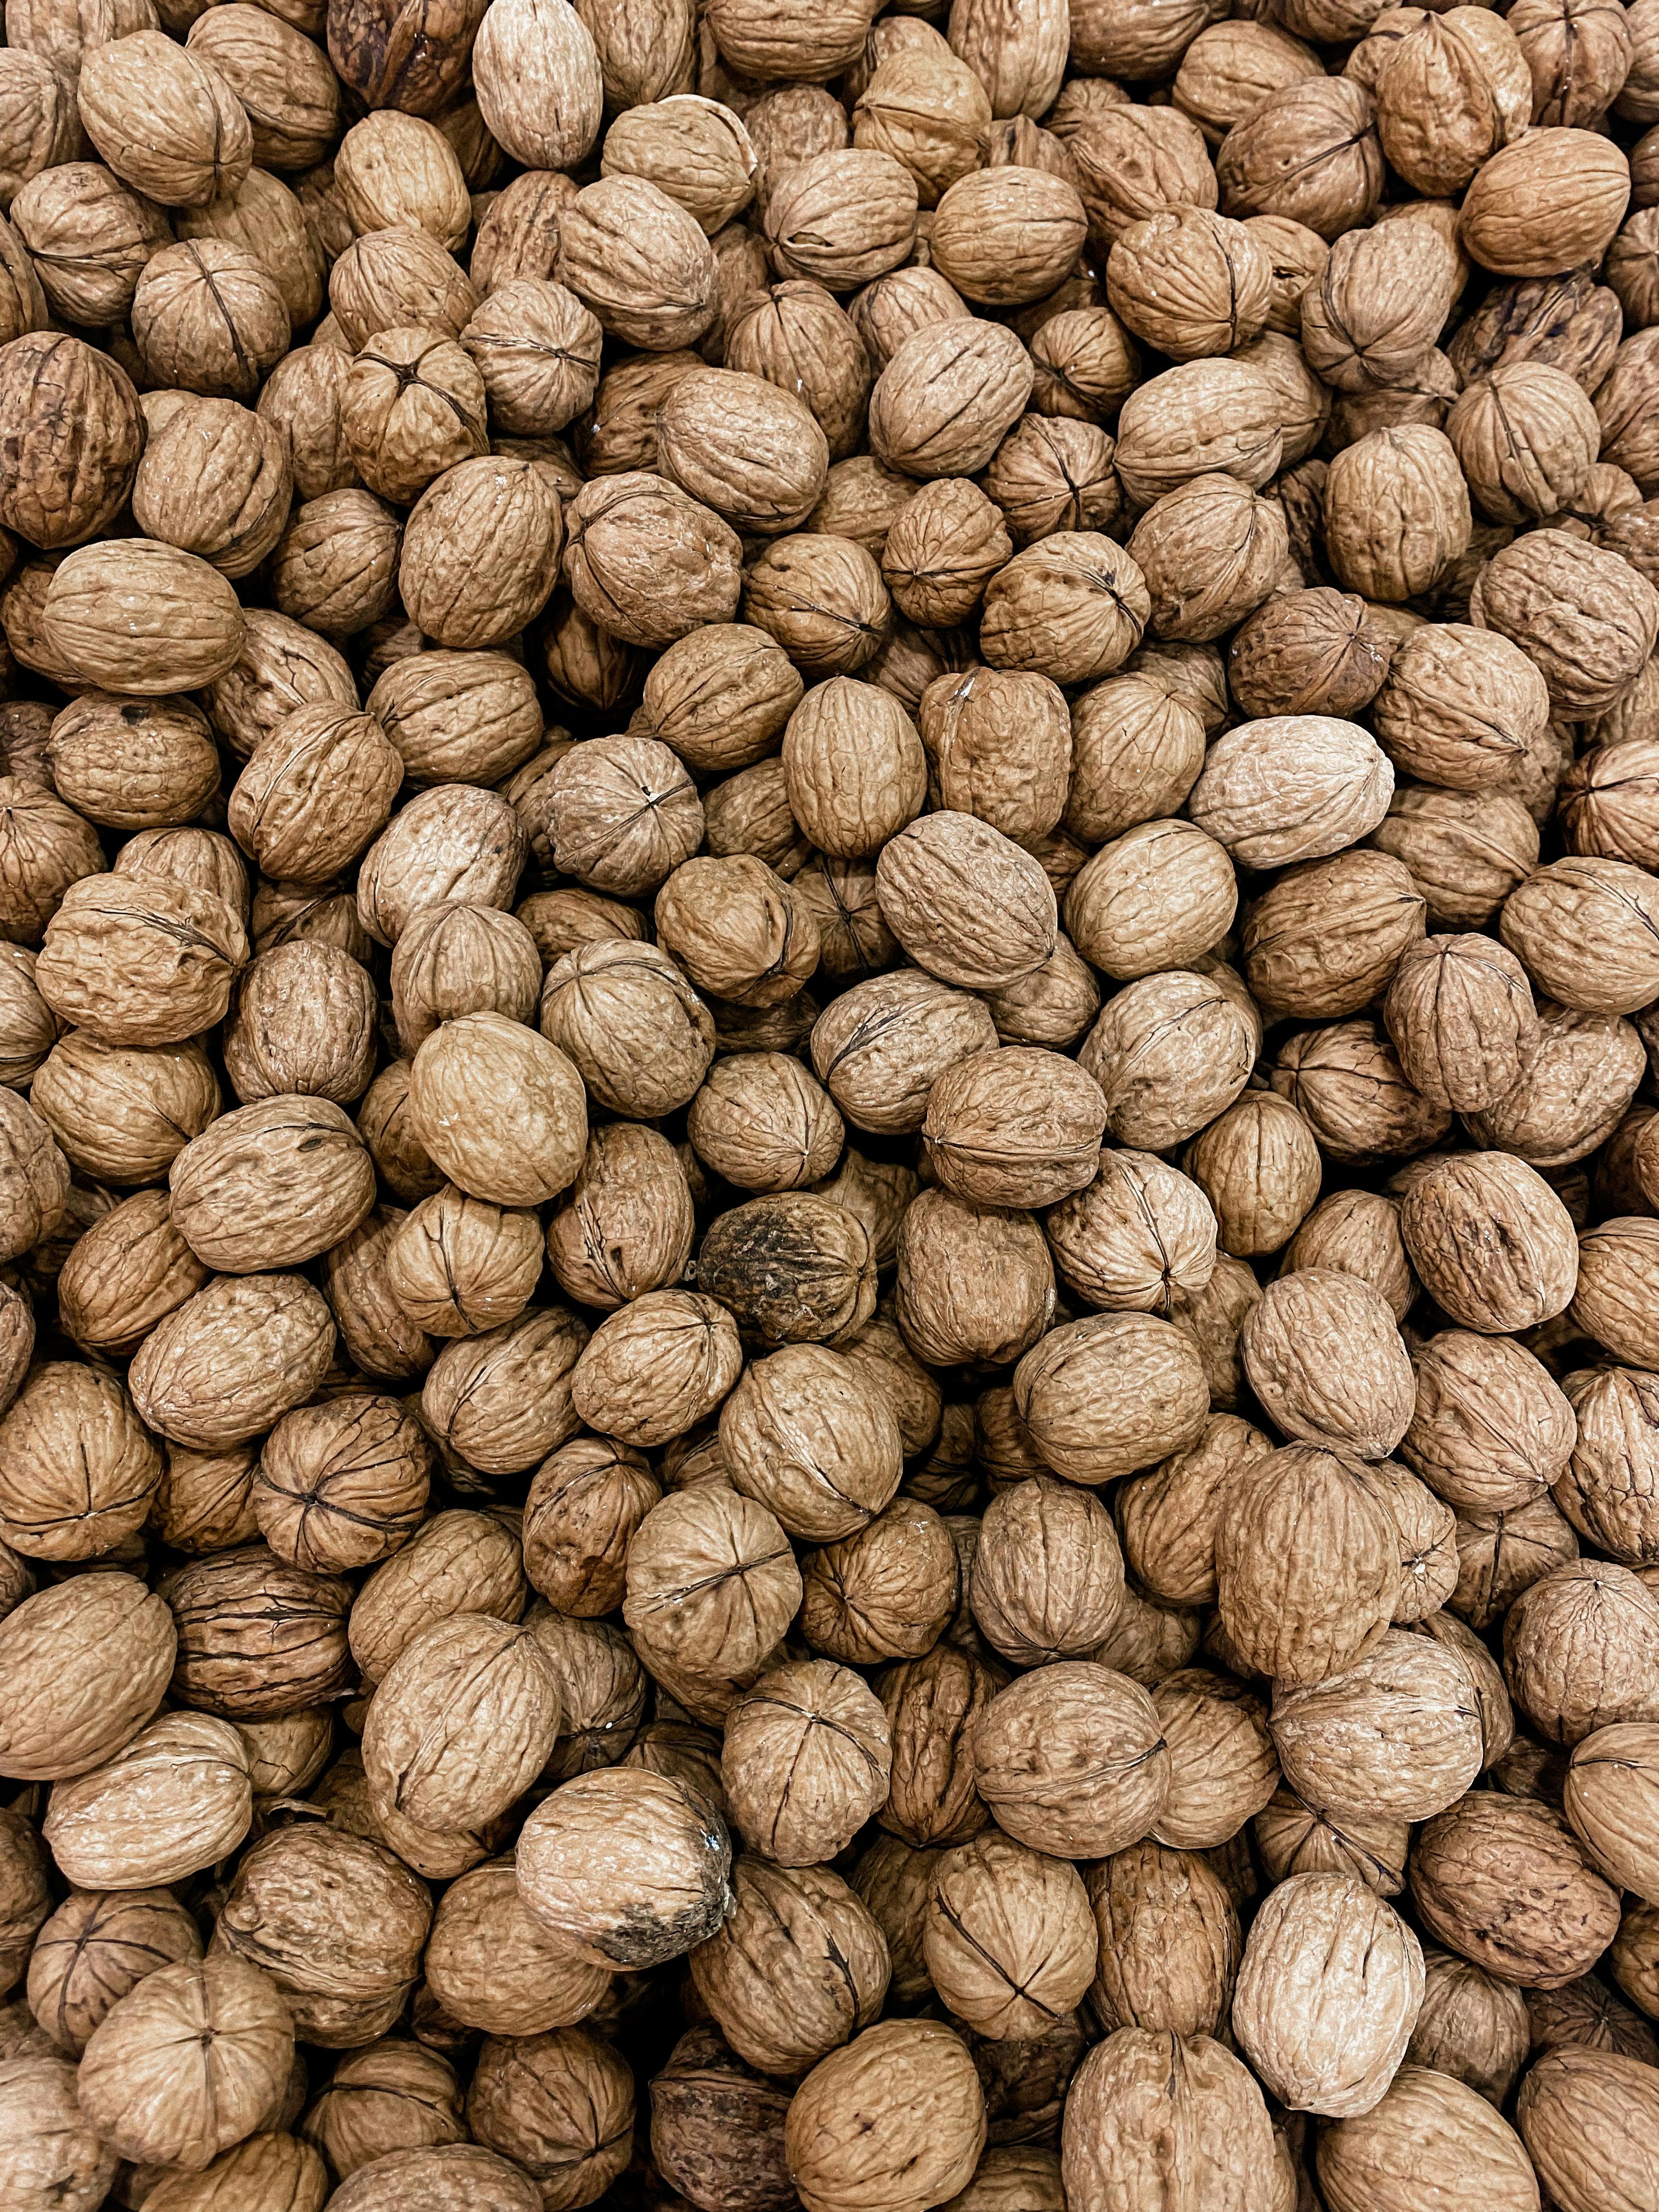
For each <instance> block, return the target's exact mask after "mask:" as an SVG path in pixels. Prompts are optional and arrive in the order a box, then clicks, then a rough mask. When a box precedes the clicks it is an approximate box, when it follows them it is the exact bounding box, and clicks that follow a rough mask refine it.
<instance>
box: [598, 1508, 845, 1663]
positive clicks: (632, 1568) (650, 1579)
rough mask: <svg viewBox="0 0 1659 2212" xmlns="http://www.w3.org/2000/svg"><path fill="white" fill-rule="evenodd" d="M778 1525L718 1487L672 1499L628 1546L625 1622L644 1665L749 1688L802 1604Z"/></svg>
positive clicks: (796, 1572) (785, 1540)
mask: <svg viewBox="0 0 1659 2212" xmlns="http://www.w3.org/2000/svg"><path fill="white" fill-rule="evenodd" d="M800 1589H801V1583H800V1572H799V1568H798V1567H797V1566H796V1565H795V1560H794V1555H793V1553H792V1552H791V1550H790V1548H789V1540H788V1537H787V1535H786V1534H785V1533H784V1530H783V1528H782V1526H781V1523H780V1522H778V1521H777V1520H776V1519H775V1516H773V1515H772V1514H771V1513H769V1511H768V1510H766V1508H765V1507H764V1506H763V1505H759V1504H756V1503H755V1502H754V1500H753V1499H751V1498H745V1497H744V1496H742V1495H741V1494H740V1493H739V1492H737V1491H735V1490H732V1489H727V1488H726V1487H724V1486H720V1485H714V1484H707V1485H704V1484H700V1485H698V1486H696V1487H694V1488H692V1489H689V1490H682V1491H678V1492H671V1493H670V1495H668V1496H667V1497H665V1498H663V1499H662V1500H661V1502H660V1503H659V1504H657V1505H654V1506H653V1508H652V1509H651V1510H650V1512H649V1513H648V1514H647V1516H646V1517H645V1520H644V1521H643V1522H641V1526H640V1528H638V1529H637V1530H636V1531H635V1535H634V1538H633V1541H631V1542H630V1544H629V1553H628V1573H627V1589H626V1595H625V1598H624V1601H623V1619H624V1620H626V1622H627V1624H628V1627H629V1632H630V1634H631V1635H632V1636H633V1638H634V1640H635V1644H636V1646H637V1647H638V1649H639V1650H640V1653H641V1656H642V1657H644V1658H645V1659H646V1661H647V1663H648V1664H650V1665H651V1666H652V1667H653V1668H656V1667H657V1666H658V1665H659V1663H660V1664H661V1665H663V1666H665V1667H668V1668H673V1669H676V1670H679V1671H681V1672H683V1673H684V1674H690V1675H693V1676H705V1677H715V1678H721V1677H723V1678H725V1679H726V1680H731V1681H736V1680H738V1679H739V1678H741V1677H745V1676H746V1677H747V1678H748V1679H749V1680H751V1681H752V1680H754V1679H755V1677H756V1676H757V1674H759V1673H760V1672H761V1670H762V1668H763V1665H764V1663H765V1662H767V1660H768V1659H769V1657H770V1656H771V1654H772V1652H773V1651H774V1650H775V1648H776V1646H777V1645H778V1644H779V1643H780V1641H781V1638H782V1636H783V1633H784V1631H785V1630H786V1629H787V1626H788V1625H789V1623H790V1621H791V1620H793V1618H794V1616H795V1612H796V1610H797V1608H798V1607H799V1604H800Z"/></svg>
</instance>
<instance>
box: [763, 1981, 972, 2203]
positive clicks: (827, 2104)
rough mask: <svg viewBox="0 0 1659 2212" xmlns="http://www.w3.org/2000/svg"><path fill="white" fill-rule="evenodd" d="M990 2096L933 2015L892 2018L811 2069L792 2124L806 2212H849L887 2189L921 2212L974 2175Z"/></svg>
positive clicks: (794, 2170) (792, 2157) (789, 2142)
mask: <svg viewBox="0 0 1659 2212" xmlns="http://www.w3.org/2000/svg"><path fill="white" fill-rule="evenodd" d="M984 2142H985V2100H984V2095H983V2093H982V2091H981V2087H980V2083H979V2077H978V2075H977V2074H976V2073H975V2069H974V2064H973V2061H972V2059H971V2058H970V2057H969V2054H968V2051H967V2048H966V2046H965V2045H963V2042H962V2041H961V2039H960V2038H959V2037H957V2035H955V2034H953V2033H951V2030H950V2029H949V2028H948V2027H944V2026H942V2025H940V2024H939V2022H937V2021H885V2022H884V2023H883V2025H882V2026H880V2027H873V2028H870V2029H867V2030H866V2032H865V2033H864V2034H862V2035H860V2036H859V2037H858V2038H857V2039H855V2040H854V2042H853V2043H852V2044H851V2045H849V2046H848V2048H847V2049H846V2050H845V2051H836V2052H834V2053H832V2054H831V2055H830V2056H829V2057H828V2058H826V2059H823V2061H821V2062H820V2063H819V2064H818V2065H817V2067H815V2068H814V2069H813V2071H812V2073H811V2075H810V2076H809V2077H808V2079H807V2080H806V2081H805V2082H803V2084H802V2085H801V2087H800V2088H799V2090H798V2091H797V2093H796V2095H795V2098H794V2100H793V2103H792V2104H791V2106H790V2108H789V2114H788V2118H787V2122H786V2124H785V2131H784V2143H785V2154H786V2156H787V2160H788V2164H789V2171H790V2173H791V2175H792V2176H793V2179H794V2182H795V2185H796V2187H797V2189H798V2190H799V2192H800V2197H801V2202H802V2203H803V2204H804V2205H805V2208H806V2212H842V2208H851V2207H853V2206H856V2205H858V2204H860V2203H863V2202H865V2201H866V2198H869V2197H874V2196H875V2194H876V2192H877V2191H879V2192H880V2201H881V2202H882V2203H884V2204H886V2205H889V2206H890V2207H891V2208H892V2212H924V2208H925V2207H926V2206H927V2204H928V2203H930V2202H931V2203H942V2202H943V2201H944V2200H945V2197H950V2196H954V2195H955V2194H956V2193H957V2191H958V2190H959V2189H961V2188H963V2187H965V2186H966V2185H967V2184H968V2182H969V2180H970V2179H972V2176H973V2172H974V2169H975V2166H976V2165H977V2163H978V2160H979V2154H980V2152H981V2149H982V2148H983V2147H984Z"/></svg>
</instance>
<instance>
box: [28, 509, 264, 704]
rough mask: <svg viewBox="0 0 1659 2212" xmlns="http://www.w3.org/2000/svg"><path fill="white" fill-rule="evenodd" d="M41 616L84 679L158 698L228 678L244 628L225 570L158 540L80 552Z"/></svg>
mask: <svg viewBox="0 0 1659 2212" xmlns="http://www.w3.org/2000/svg"><path fill="white" fill-rule="evenodd" d="M41 619H42V623H43V625H44V628H45V631H46V637H47V638H48V640H49V641H50V643H51V647H52V651H53V652H54V653H58V654H59V655H61V656H62V658H63V661H64V665H65V666H67V667H72V668H73V669H74V670H75V671H76V676H77V678H79V679H80V681H81V682H82V683H91V684H98V685H100V686H102V688H104V689H105V690H111V691H118V692H122V693H128V694H137V696H140V697H149V698H154V697H158V696H161V695H162V694H164V693H169V692H173V691H179V690H191V689H192V688H194V687H195V686H197V685H198V684H210V683H211V682H212V681H213V679H214V678H216V677H217V676H222V675H223V674H224V672H225V671H226V670H227V669H228V668H229V667H230V666H231V665H232V663H233V662H234V660H235V659H236V658H237V655H238V654H239V653H240V651H241V649H242V641H243V635H244V628H245V625H244V622H243V617H242V610H241V608H240V605H238V604H237V600H236V594H235V592H234V591H233V590H232V588H231V586H230V585H229V583H228V581H227V580H225V578H224V577H223V576H222V575H221V574H219V572H218V571H217V570H216V569H215V568H210V567H209V565H208V563H207V562H205V561H201V560H198V559H197V557H196V556H195V555H194V554H192V553H181V552H180V551H179V550H178V549H177V548H176V547H175V546H171V545H163V544H159V543H157V542H155V540H152V539H149V538H118V539H108V540H106V541H105V542H103V543H101V544H95V545H85V546H82V548H81V549H80V550H79V551H77V552H75V553H71V554H70V556H69V557H68V558H67V559H66V560H65V561H64V562H63V564H62V566H61V567H60V568H58V570H57V571H56V573H55V574H53V576H52V581H51V584H50V586H49V587H48V589H47V592H46V604H45V606H44V608H43V610H42V617H41Z"/></svg>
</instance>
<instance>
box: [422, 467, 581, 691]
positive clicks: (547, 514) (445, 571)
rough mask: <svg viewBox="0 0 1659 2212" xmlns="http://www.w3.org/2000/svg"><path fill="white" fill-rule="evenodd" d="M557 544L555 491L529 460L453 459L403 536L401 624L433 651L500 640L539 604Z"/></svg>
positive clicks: (560, 536) (551, 575)
mask: <svg viewBox="0 0 1659 2212" xmlns="http://www.w3.org/2000/svg"><path fill="white" fill-rule="evenodd" d="M563 540H564V519H563V515H562V510H561V507H560V501H559V495H558V493H557V492H556V490H555V489H554V487H553V485H552V483H551V482H550V478H549V477H548V475H547V473H546V471H544V470H543V469H541V468H539V467H538V465H537V464H536V463H534V462H533V461H528V460H520V459H513V458H510V457H501V456H495V457H491V458H489V459H475V460H464V461H460V462H458V463H457V464H456V465H455V466H454V467H453V468H451V469H448V470H447V471H445V473H444V474H443V475H442V476H441V477H439V478H438V479H437V480H436V481H435V483H432V484H430V485H428V488H427V489H426V490H425V491H424V492H422V495H421V497H420V499H419V500H418V501H416V505H415V507H414V508H413V509H412V510H411V512H410V518H409V521H408V524H407V526H405V529H404V542H403V550H402V554H401V556H400V557H399V562H398V590H399V592H401V594H402V596H403V601H404V608H405V610H406V611H407V613H408V615H409V618H410V621H411V622H412V623H415V624H416V626H417V627H418V628H419V629H421V630H422V631H423V632H424V633H425V634H426V635H428V637H430V638H433V639H435V641H436V642H437V643H438V644H440V645H447V646H452V647H458V648H461V649H466V648H471V647H479V646H495V645H501V644H503V643H505V641H507V639H508V638H510V637H513V636H515V635H517V634H518V632H519V631H520V630H521V629H524V628H525V627H526V624H527V623H529V622H530V621H532V619H533V617H535V616H537V615H538V614H539V613H540V612H541V611H542V609H543V607H544V606H545V605H546V604H547V600H548V598H549V595H550V592H551V590H552V587H553V584H554V581H555V578H556V566H557V561H558V555H559V549H560V547H561V545H562V543H563Z"/></svg>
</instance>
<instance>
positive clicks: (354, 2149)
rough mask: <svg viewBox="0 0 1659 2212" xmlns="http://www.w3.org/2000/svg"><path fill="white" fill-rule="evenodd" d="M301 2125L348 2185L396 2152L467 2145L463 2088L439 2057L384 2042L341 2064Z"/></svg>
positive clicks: (397, 2041)
mask: <svg viewBox="0 0 1659 2212" xmlns="http://www.w3.org/2000/svg"><path fill="white" fill-rule="evenodd" d="M299 2125H300V2127H301V2130H302V2131H303V2135H304V2138H305V2140H306V2141H307V2142H309V2143H311V2144H313V2146H314V2147H315V2148H316V2149H318V2150H319V2151H320V2152H321V2153H322V2154H323V2156H324V2157H325V2159H326V2160H327V2161H328V2163H329V2166H330V2167H331V2169H332V2171H333V2172H337V2173H338V2174H340V2175H341V2176H342V2177H343V2178H346V2179H349V2177H350V2176H351V2175H352V2174H353V2173H355V2172H356V2171H357V2169H358V2168H359V2167H360V2166H367V2165H368V2164H370V2163H371V2162H372V2161H375V2160H380V2159H381V2158H382V2157H384V2156H386V2154H388V2153H389V2152H390V2151H391V2150H392V2147H394V2146H400V2145H401V2146H409V2147H423V2146H430V2145H433V2144H438V2143H457V2142H463V2141H464V2140H465V2131H464V2124H463V2122H462V2118H461V2093H460V2085H459V2082H458V2081H457V2080H456V2078H455V2069H454V2068H453V2066H452V2065H451V2064H450V2063H449V2061H448V2060H447V2058H445V2057H442V2056H441V2054H440V2053H439V2052H437V2051H428V2050H427V2049H426V2047H425V2046H424V2045H422V2044H418V2043H415V2042H413V2041H410V2040H406V2039H404V2038H403V2037H401V2036H387V2037H386V2038H385V2039H383V2040H381V2041H380V2042H379V2043H371V2044H368V2045H365V2047H364V2048H363V2049H362V2051H354V2052H353V2053H352V2054H351V2055H350V2056H349V2057H345V2058H343V2059H341V2060H340V2061H339V2062H338V2063H337V2065H336V2066H335V2069H334V2071H333V2073H332V2074H331V2075H330V2077H329V2080H328V2081H327V2082H326V2083H325V2086H324V2087H323V2088H322V2089H321V2090H319V2093H318V2094H317V2095H316V2096H315V2097H314V2098H313V2100H312V2102H311V2104H310V2106H308V2107H307V2111H306V2112H305V2113H304V2115H303V2117H302V2118H301V2121H300V2123H299ZM417 2154H418V2151H417Z"/></svg>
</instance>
